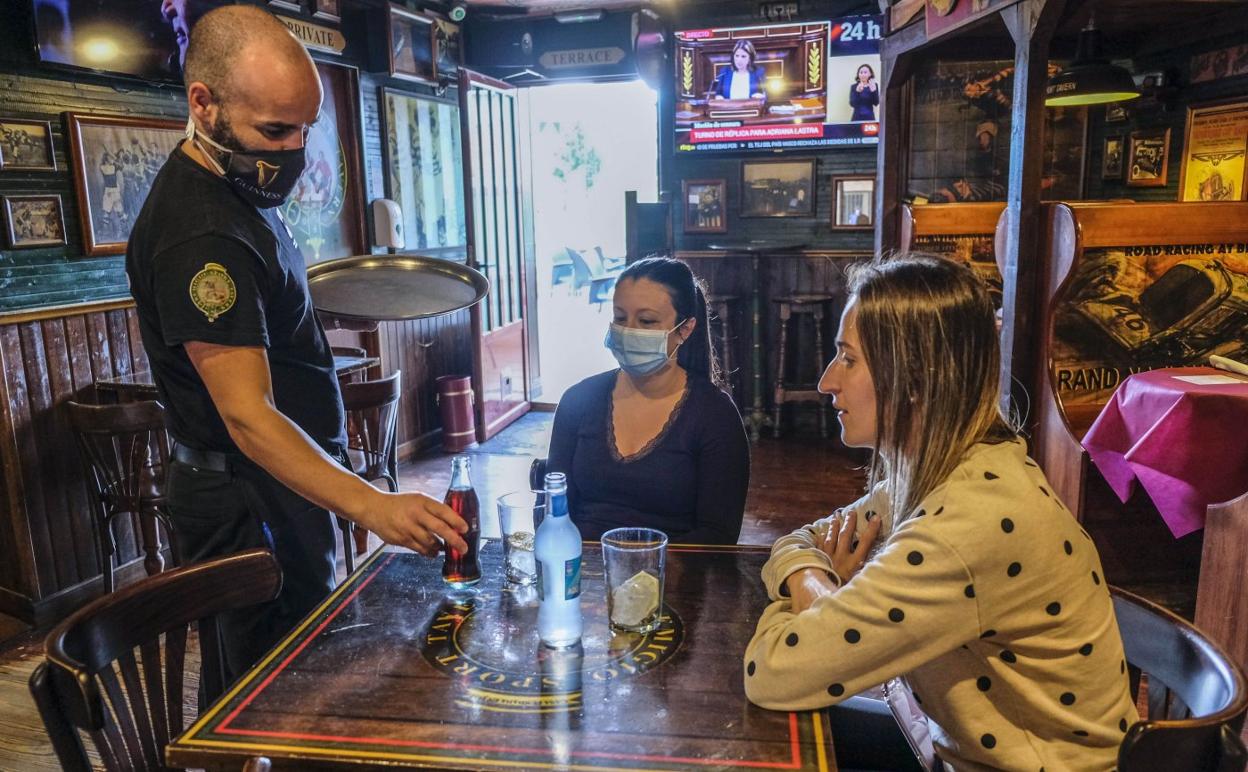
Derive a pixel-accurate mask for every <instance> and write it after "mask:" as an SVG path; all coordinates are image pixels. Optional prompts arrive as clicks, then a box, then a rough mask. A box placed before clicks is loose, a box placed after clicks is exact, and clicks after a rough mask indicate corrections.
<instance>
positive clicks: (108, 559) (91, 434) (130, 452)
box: [65, 400, 178, 592]
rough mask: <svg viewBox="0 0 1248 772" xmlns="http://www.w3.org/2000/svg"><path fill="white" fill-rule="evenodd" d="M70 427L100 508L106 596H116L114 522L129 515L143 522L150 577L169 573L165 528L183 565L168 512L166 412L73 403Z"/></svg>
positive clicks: (139, 405) (145, 406) (99, 548)
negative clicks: (162, 548) (163, 543)
mask: <svg viewBox="0 0 1248 772" xmlns="http://www.w3.org/2000/svg"><path fill="white" fill-rule="evenodd" d="M65 408H66V410H67V411H68V413H69V425H70V428H71V429H72V430H73V432H74V435H75V438H76V440H77V443H78V450H79V454H80V456H81V459H82V464H83V468H84V471H85V472H86V476H87V479H88V480H90V481H91V483H92V485H91V498H92V499H93V500H94V502H95V507H96V511H97V515H98V517H97V519H96V556H97V557H98V559H99V562H100V571H101V573H102V574H103V576H104V591H105V592H112V591H113V561H114V558H115V556H116V554H117V542H116V540H115V539H114V538H113V522H114V521H115V520H116V519H117V516H118V515H120V514H123V513H129V514H131V515H135V516H137V517H138V519H139V527H140V530H141V533H142V540H143V551H144V553H145V558H144V560H143V567H144V568H145V569H146V570H147V573H148V575H149V576H150V575H152V574H158V573H160V572H161V571H163V570H164V568H165V561H164V558H163V557H162V556H161V554H160V534H159V532H158V531H157V529H156V523H157V522H159V523H160V524H161V525H163V526H164V528H165V533H166V534H168V535H169V542H170V547H171V551H172V553H173V560H174V563H175V565H176V563H177V560H178V549H177V534H176V533H175V532H174V530H173V525H172V523H171V522H170V520H169V516H168V514H167V513H166V511H165V491H164V482H165V469H166V468H167V465H168V463H169V457H170V455H169V435H168V434H167V433H166V432H165V409H164V407H163V406H162V405H161V404H160V403H159V402H157V401H155V400H141V401H138V402H123V403H122V404H119V405H84V404H81V403H78V402H72V401H71V402H67V403H66V404H65Z"/></svg>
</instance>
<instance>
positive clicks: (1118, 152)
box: [1101, 134, 1127, 180]
mask: <svg viewBox="0 0 1248 772" xmlns="http://www.w3.org/2000/svg"><path fill="white" fill-rule="evenodd" d="M1126 150H1127V147H1126V140H1125V139H1124V137H1123V136H1122V135H1121V134H1110V135H1109V136H1107V137H1105V147H1104V149H1103V150H1102V152H1101V179H1103V180H1121V179H1122V169H1123V165H1122V160H1123V159H1124V158H1126V155H1127V153H1126Z"/></svg>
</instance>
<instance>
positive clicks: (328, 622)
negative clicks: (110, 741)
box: [167, 542, 836, 770]
mask: <svg viewBox="0 0 1248 772" xmlns="http://www.w3.org/2000/svg"><path fill="white" fill-rule="evenodd" d="M766 557H767V552H766V550H764V549H762V548H739V547H721V548H712V547H705V548H703V547H698V548H692V547H674V548H670V549H669V550H668V556H667V579H666V585H667V588H666V597H665V604H664V607H665V608H664V611H665V616H664V622H663V625H662V626H661V627H660V628H659V629H658V630H657V631H655V632H654V633H651V634H649V635H646V636H641V635H637V634H626V635H612V634H611V633H610V632H609V629H608V626H607V623H606V608H605V606H606V600H605V594H604V588H603V576H602V559H601V552H600V550H599V547H598V545H597V544H594V543H589V544H586V546H585V553H584V562H583V569H582V608H583V611H584V615H585V637H584V639H583V641H582V647H581V648H579V649H577V650H574V651H571V652H562V653H560V652H552V651H551V650H548V649H544V648H542V647H541V645H540V644H539V643H538V640H537V634H536V618H537V600H536V598H535V597H534V594H533V592H532V591H531V590H530V589H528V588H506V587H504V586H503V584H502V582H501V574H502V553H501V551H500V548H499V544H498V543H497V542H494V543H491V544H490V545H488V546H487V547H485V548H484V549H483V550H482V567H483V570H484V573H485V576H486V577H487V578H486V579H484V580H483V581H482V582H481V584H480V585H478V587H479V588H480V589H479V590H478V592H477V593H475V594H459V595H452V594H450V593H449V592H448V590H447V588H446V587H445V585H443V583H442V580H441V578H440V568H441V561H434V560H428V559H425V558H422V557H419V556H417V555H415V554H412V553H409V552H406V551H396V550H392V549H387V550H385V551H380V552H377V553H375V554H374V555H373V557H372V558H370V559H369V561H368V562H366V563H365V564H364V565H363V566H361V567H360V569H359V570H357V571H356V572H355V573H354V574H352V575H351V576H350V577H349V578H348V579H347V581H346V582H345V583H344V584H343V585H342V586H341V587H339V588H338V590H337V591H335V592H334V594H333V595H331V596H330V597H329V599H328V600H327V601H326V602H325V603H324V604H323V605H322V606H321V607H320V608H319V609H317V610H316V611H315V612H314V613H313V614H311V615H310V616H309V617H308V618H307V619H305V620H304V621H303V622H302V623H301V624H300V625H299V626H298V627H297V628H296V629H295V630H294V631H293V632H292V633H291V634H290V635H289V636H288V637H287V638H286V639H285V640H284V641H282V642H281V643H280V644H279V645H278V646H277V647H276V648H275V649H274V650H273V651H272V652H270V653H269V654H268V655H267V656H266V657H265V658H264V659H262V660H261V662H260V663H259V665H258V666H257V667H256V668H255V669H253V670H252V671H251V672H250V673H248V674H247V675H246V676H245V677H244V678H243V679H241V680H240V681H239V683H237V684H236V685H235V686H234V687H232V688H231V690H230V691H228V692H227V693H226V694H225V695H224V696H223V697H222V698H221V699H220V700H219V701H218V702H217V703H215V704H214V705H212V706H211V707H210V708H209V709H208V710H207V711H205V712H204V714H203V716H202V717H201V718H200V719H199V720H198V721H196V722H195V724H194V725H192V726H191V727H190V729H188V730H187V731H186V732H185V733H184V734H183V735H182V736H181V737H179V738H178V739H177V740H175V741H174V742H173V743H171V744H170V745H169V746H168V750H167V757H168V761H169V763H170V764H172V765H176V766H179V767H208V768H225V769H235V770H237V769H240V768H241V767H242V765H243V763H244V762H245V761H246V760H247V759H249V758H252V757H256V756H265V757H267V758H269V759H270V760H272V762H273V766H274V768H287V769H308V768H312V767H316V768H347V767H355V766H357V765H383V764H384V765H395V766H402V767H423V768H438V769H456V770H462V769H476V770H495V769H574V770H591V769H592V770H599V769H619V770H623V769H628V770H709V769H733V770H764V769H766V770H776V769H786V770H787V769H791V770H835V768H836V763H835V760H834V754H833V753H832V748H831V742H830V739H831V736H830V734H829V731H828V723H827V716H826V714H825V713H824V712H822V711H816V712H802V713H787V712H774V711H768V710H763V709H761V708H758V707H755V706H753V705H750V704H749V703H748V702H747V701H746V699H745V695H744V690H743V686H742V678H743V677H742V672H741V655H742V652H743V651H744V649H745V645H746V643H747V642H748V640H749V637H750V635H751V634H752V633H753V631H754V625H755V623H756V622H757V620H758V617H759V615H760V614H761V612H762V610H763V607H764V606H765V604H766V597H765V593H764V590H763V586H762V582H761V580H760V579H759V574H758V572H759V569H760V568H761V567H762V564H763V562H764V561H765V560H766Z"/></svg>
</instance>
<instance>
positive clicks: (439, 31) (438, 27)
mask: <svg viewBox="0 0 1248 772" xmlns="http://www.w3.org/2000/svg"><path fill="white" fill-rule="evenodd" d="M433 62H434V73H433V74H434V77H436V78H438V79H439V80H442V79H450V80H454V79H455V77H456V73H457V72H458V70H459V67H460V65H462V64H463V63H464V46H463V30H462V29H461V28H460V26H459V25H458V24H456V23H454V22H450V21H447V20H446V19H434V20H433Z"/></svg>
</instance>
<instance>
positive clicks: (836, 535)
mask: <svg viewBox="0 0 1248 772" xmlns="http://www.w3.org/2000/svg"><path fill="white" fill-rule="evenodd" d="M882 524H883V521H882V520H881V519H880V518H879V517H878V516H876V517H873V518H871V519H869V520H867V527H866V528H865V529H864V530H863V532H862V537H861V538H857V539H856V538H855V534H856V533H857V531H858V513H857V512H855V511H854V510H852V509H851V510H847V511H846V512H845V513H844V514H843V515H842V516H841V517H838V518H836V519H834V520H833V521H832V524H831V527H829V528H828V532H827V534H826V535H824V537H823V538H822V539H816V541H815V546H816V547H818V548H819V549H821V550H823V553H824V554H825V555H827V556H828V557H829V558H831V559H832V570H833V571H835V572H836V575H837V576H839V577H840V578H841V581H842V582H848V581H849V580H850V578H851V577H852V576H853V575H854V574H856V573H858V570H859V569H860V568H862V566H863V564H864V563H866V562H867V552H869V551H870V550H871V545H872V544H874V543H875V539H876V537H877V536H879V535H880V527H881V525H882Z"/></svg>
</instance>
